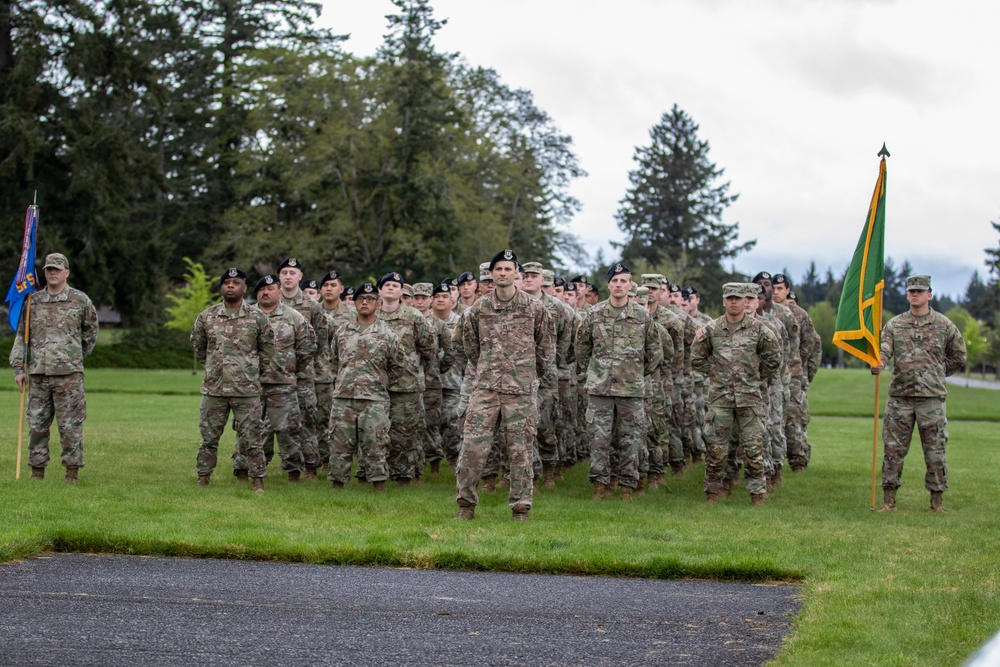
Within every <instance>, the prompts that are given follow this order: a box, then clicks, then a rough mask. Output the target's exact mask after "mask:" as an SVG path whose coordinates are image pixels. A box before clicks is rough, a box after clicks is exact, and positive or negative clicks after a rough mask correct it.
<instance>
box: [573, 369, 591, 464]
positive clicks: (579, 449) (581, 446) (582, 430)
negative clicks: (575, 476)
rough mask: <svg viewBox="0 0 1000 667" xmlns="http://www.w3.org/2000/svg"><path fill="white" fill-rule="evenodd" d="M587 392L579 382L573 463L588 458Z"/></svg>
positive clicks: (577, 387)
mask: <svg viewBox="0 0 1000 667" xmlns="http://www.w3.org/2000/svg"><path fill="white" fill-rule="evenodd" d="M587 399H588V396H587V390H586V389H585V388H584V383H583V382H582V381H579V382H578V384H577V385H576V424H575V427H576V429H575V430H576V459H575V460H574V461H573V463H576V462H577V461H579V460H581V459H583V458H584V457H585V456H590V440H589V438H590V434H588V433H587V420H586V418H585V417H586V414H587V402H588V401H587Z"/></svg>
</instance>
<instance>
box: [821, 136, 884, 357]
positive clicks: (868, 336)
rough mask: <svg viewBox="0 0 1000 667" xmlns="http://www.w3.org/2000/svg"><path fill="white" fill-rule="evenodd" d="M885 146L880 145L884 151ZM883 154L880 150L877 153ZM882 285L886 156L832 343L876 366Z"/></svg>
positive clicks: (848, 277)
mask: <svg viewBox="0 0 1000 667" xmlns="http://www.w3.org/2000/svg"><path fill="white" fill-rule="evenodd" d="M884 150H885V147H884V146H883V151H884ZM879 154H880V155H882V153H879ZM884 288H885V157H883V158H882V162H881V163H880V164H879V170H878V181H877V182H876V183H875V193H874V194H873V195H872V203H871V205H870V206H869V207H868V218H867V219H866V220H865V228H864V229H863V230H862V231H861V238H860V239H859V240H858V247H857V249H856V250H855V251H854V259H853V260H851V266H850V268H849V269H847V277H846V278H844V291H843V292H841V294H840V308H839V309H838V310H837V330H836V332H835V333H834V334H833V344H834V345H836V346H837V347H839V348H840V349H842V350H844V351H845V352H847V353H848V354H852V355H854V356H855V357H857V358H858V359H861V360H863V361H866V362H868V364H870V365H872V366H877V365H878V364H879V362H880V361H881V358H882V355H881V352H880V349H879V347H880V345H881V336H882V290H883V289H884Z"/></svg>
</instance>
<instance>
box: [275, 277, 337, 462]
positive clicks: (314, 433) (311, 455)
mask: <svg viewBox="0 0 1000 667" xmlns="http://www.w3.org/2000/svg"><path fill="white" fill-rule="evenodd" d="M278 278H280V279H281V303H283V304H284V305H286V306H291V307H292V308H294V309H295V310H297V311H298V313H299V314H300V315H302V317H304V318H306V322H308V323H309V326H310V327H311V329H312V335H313V340H314V341H315V343H316V352H315V353H314V356H313V363H311V364H309V367H308V368H307V369H305V370H304V371H302V372H300V373H299V380H298V383H297V384H296V387H295V390H296V392H297V393H298V397H299V412H300V413H301V418H300V428H299V429H298V431H297V433H298V434H299V437H300V438H301V441H302V442H301V444H300V446H301V448H302V456H303V457H304V459H305V478H306V479H316V471H317V470H318V469H319V467H320V464H321V463H322V462H321V461H320V458H319V430H320V428H321V425H320V423H319V412H318V409H317V400H316V384H315V382H316V366H315V364H316V363H317V362H319V363H320V364H322V361H321V360H322V358H323V357H326V356H328V355H329V351H328V349H327V348H328V347H329V345H330V330H329V325H328V324H327V320H326V316H325V315H324V314H323V307H322V306H320V305H319V302H317V301H314V300H313V299H310V298H309V297H307V296H306V295H305V294H303V293H302V290H301V289H299V281H301V280H302V264H301V263H300V262H299V261H298V260H297V259H295V258H294V257H289V258H288V259H285V260H284V261H282V262H281V264H279V265H278Z"/></svg>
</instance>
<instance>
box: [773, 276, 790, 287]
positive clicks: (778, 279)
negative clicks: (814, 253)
mask: <svg viewBox="0 0 1000 667" xmlns="http://www.w3.org/2000/svg"><path fill="white" fill-rule="evenodd" d="M771 282H772V283H773V284H775V285H788V286H789V287H791V286H792V281H791V280H789V279H788V276H786V275H785V274H784V273H775V274H774V275H773V276H771Z"/></svg>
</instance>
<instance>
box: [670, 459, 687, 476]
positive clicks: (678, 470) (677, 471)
mask: <svg viewBox="0 0 1000 667" xmlns="http://www.w3.org/2000/svg"><path fill="white" fill-rule="evenodd" d="M685 470H687V466H686V465H684V462H683V461H677V462H675V463H671V464H670V472H671V473H672V474H673V476H674V477H683V476H684V471H685Z"/></svg>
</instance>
